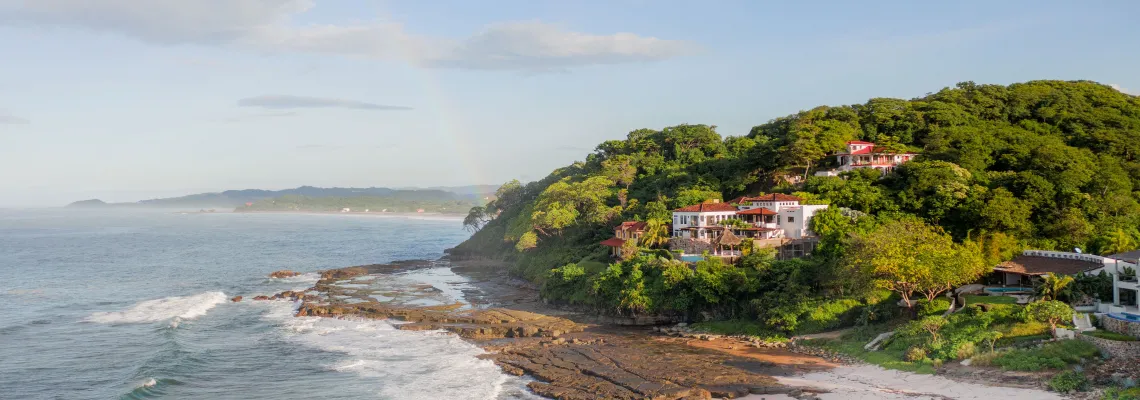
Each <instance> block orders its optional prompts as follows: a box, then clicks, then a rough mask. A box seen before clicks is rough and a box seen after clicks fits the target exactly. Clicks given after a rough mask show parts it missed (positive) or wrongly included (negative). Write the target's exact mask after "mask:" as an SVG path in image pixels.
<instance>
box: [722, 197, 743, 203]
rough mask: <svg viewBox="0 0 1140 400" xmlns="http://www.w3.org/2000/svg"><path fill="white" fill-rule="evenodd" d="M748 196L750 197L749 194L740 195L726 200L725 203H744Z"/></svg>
mask: <svg viewBox="0 0 1140 400" xmlns="http://www.w3.org/2000/svg"><path fill="white" fill-rule="evenodd" d="M747 198H748V197H747V196H740V197H737V198H735V199H732V200H729V201H726V202H725V203H728V204H740V203H743V202H744V200H745V199H747Z"/></svg>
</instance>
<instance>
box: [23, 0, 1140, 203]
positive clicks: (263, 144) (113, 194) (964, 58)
mask: <svg viewBox="0 0 1140 400" xmlns="http://www.w3.org/2000/svg"><path fill="white" fill-rule="evenodd" d="M788 3H791V2H788ZM1083 3H1086V4H1081V3H1078V2H1070V1H1064V2H1060V1H1058V2H1052V1H992V0H991V1H961V2H939V3H938V4H935V3H934V2H911V1H881V2H839V1H835V2H830V1H805V2H795V4H776V3H775V2H761V1H716V0H710V1H704V2H694V1H685V2H682V1H648V0H613V1H541V0H531V1H484V2H471V1H378V0H368V1H364V0H360V1H357V0H196V1H190V0H151V1H147V2H142V1H136V0H37V1H35V2H27V1H23V0H0V206H29V205H33V206H34V205H47V206H54V205H61V204H65V203H67V202H70V201H72V200H78V199H83V198H96V197H97V198H101V199H104V200H108V201H134V200H139V199H145V198H153V197H161V196H171V195H180V194H186V193H192V192H201V191H217V190H224V189H240V188H266V189H279V188H286V187H296V186H300V185H315V186H435V185H465V184H476V183H501V182H503V181H506V180H509V179H512V178H520V179H524V180H528V179H537V178H540V177H542V176H544V175H545V174H546V173H548V172H549V171H550V170H552V169H553V168H556V167H559V166H563V165H566V164H568V163H570V162H573V161H574V160H580V159H583V158H584V157H585V155H586V154H587V153H588V152H589V151H590V150H591V149H592V148H593V147H594V146H595V145H596V144H598V143H599V142H601V141H603V140H606V139H616V138H623V137H624V136H625V134H626V133H627V132H628V131H631V130H634V129H638V128H645V127H648V128H661V127H665V126H670V125H675V124H679V123H707V124H715V125H717V126H718V127H719V128H718V131H719V132H721V134H723V135H741V134H745V133H747V131H748V129H749V128H751V127H752V126H754V125H758V124H761V123H764V122H765V121H767V120H769V119H771V118H774V117H778V116H782V115H787V114H790V113H794V112H796V111H799V110H802V109H807V108H811V107H814V106H817V105H821V104H829V105H839V104H850V103H859V102H864V101H866V100H867V99H868V98H871V97H900V98H912V97H916V96H921V95H923V94H925V93H927V92H932V91H936V90H938V89H940V88H942V87H946V86H951V85H953V84H954V83H956V82H959V81H966V80H973V81H975V82H979V83H1000V84H1008V83H1013V82H1020V81H1026V80H1033V79H1067V80H1071V79H1091V80H1095V81H1099V82H1102V83H1106V84H1113V85H1118V87H1119V88H1121V90H1123V91H1128V92H1132V93H1134V94H1135V93H1137V92H1140V75H1138V73H1137V72H1136V71H1137V65H1140V52H1138V51H1137V49H1140V23H1138V21H1137V19H1136V17H1137V16H1138V15H1140V3H1137V2H1131V1H1090V2H1083ZM1134 89H1135V90H1134Z"/></svg>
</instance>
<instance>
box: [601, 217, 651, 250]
mask: <svg viewBox="0 0 1140 400" xmlns="http://www.w3.org/2000/svg"><path fill="white" fill-rule="evenodd" d="M646 226H647V224H646V223H645V222H642V221H627V222H622V223H621V224H620V225H618V226H617V227H614V237H612V238H609V239H606V240H603V241H602V243H601V244H602V246H606V247H609V248H610V255H612V256H614V257H621V247H622V246H623V245H625V242H626V241H630V240H632V241H634V242H637V241H638V240H640V239H641V235H642V234H644V233H645V227H646Z"/></svg>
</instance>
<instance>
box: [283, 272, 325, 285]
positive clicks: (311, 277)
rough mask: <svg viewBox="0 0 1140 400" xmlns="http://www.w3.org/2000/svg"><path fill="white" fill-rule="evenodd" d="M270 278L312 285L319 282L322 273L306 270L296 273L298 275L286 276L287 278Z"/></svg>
mask: <svg viewBox="0 0 1140 400" xmlns="http://www.w3.org/2000/svg"><path fill="white" fill-rule="evenodd" d="M270 279H273V280H276V281H280V282H289V283H304V284H309V285H312V284H314V283H317V281H318V280H320V279H321V274H318V273H316V272H305V273H303V274H300V275H296V276H290V277H286V278H270Z"/></svg>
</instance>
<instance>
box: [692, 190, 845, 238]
mask: <svg viewBox="0 0 1140 400" xmlns="http://www.w3.org/2000/svg"><path fill="white" fill-rule="evenodd" d="M734 202H735V204H729V203H721V202H719V201H714V202H711V203H703V204H697V205H692V206H688V207H683V208H679V209H676V210H673V237H681V238H689V239H696V240H712V239H715V238H716V237H717V236H719V235H720V233H721V232H723V231H725V230H731V231H732V232H733V233H734V234H735V235H737V236H742V237H747V238H752V239H779V238H788V239H802V238H805V237H811V236H814V233H812V232H811V230H810V229H809V228H808V227H809V226H810V225H809V224H810V222H811V218H812V216H814V215H815V214H816V213H817V212H819V211H820V210H823V209H826V208H827V206H826V205H801V204H800V202H801V200H800V198H798V197H795V196H789V195H786V194H778V193H777V194H768V195H763V196H758V197H742V198H739V199H737V200H735V201H734ZM729 220H735V221H729Z"/></svg>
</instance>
